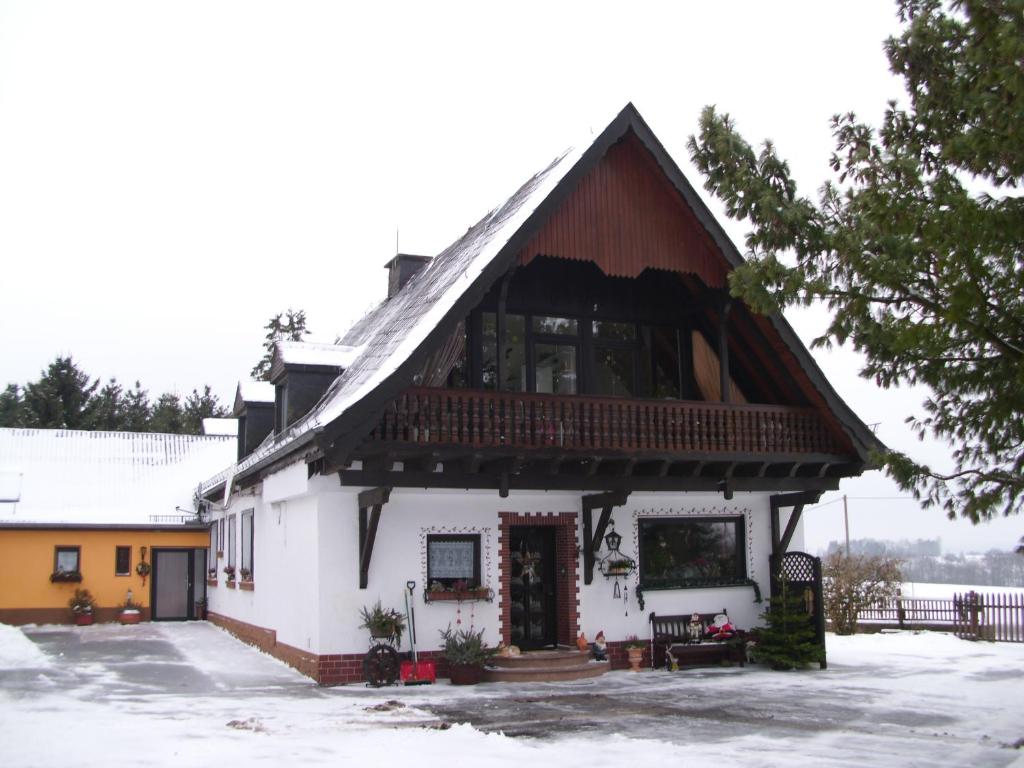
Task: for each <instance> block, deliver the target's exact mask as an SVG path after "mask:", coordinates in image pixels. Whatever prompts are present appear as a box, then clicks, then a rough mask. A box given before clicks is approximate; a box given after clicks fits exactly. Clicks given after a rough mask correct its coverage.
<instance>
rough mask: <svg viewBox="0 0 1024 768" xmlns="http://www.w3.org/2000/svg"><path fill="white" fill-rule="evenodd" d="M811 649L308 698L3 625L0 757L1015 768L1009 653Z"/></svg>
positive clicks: (134, 647) (74, 633)
mask: <svg viewBox="0 0 1024 768" xmlns="http://www.w3.org/2000/svg"><path fill="white" fill-rule="evenodd" d="M828 644H829V668H828V669H827V670H825V671H821V670H817V669H814V670H807V671H802V672H787V673H780V672H771V671H769V670H765V669H762V668H760V667H756V666H748V667H746V668H709V669H700V670H690V671H687V672H680V673H674V674H672V673H667V672H663V671H657V672H650V671H647V672H644V673H642V674H630V673H627V672H614V673H610V674H608V675H605V676H604V677H602V678H598V679H595V680H589V681H583V682H580V683H573V684H525V685H502V684H490V685H482V686H476V687H472V688H459V687H453V686H450V685H448V684H442V683H439V684H437V685H434V686H423V687H416V688H389V689H380V690H369V689H366V688H362V687H358V686H349V687H344V688H332V689H321V688H317V687H316V686H314V685H312V684H311V683H310V682H309V681H308V680H307V679H306V678H304V677H302V676H301V675H299V674H297V673H295V672H294V671H292V670H291V669H289V668H287V667H285V666H284V665H282V664H280V663H279V662H277V661H276V660H274V659H272V658H270V657H268V656H266V655H264V654H261V653H259V652H257V651H255V650H253V649H251V648H249V647H247V646H245V645H242V644H241V643H239V642H237V641H236V640H234V639H233V638H232V637H230V636H229V635H227V634H225V633H223V632H221V631H220V630H218V629H217V628H215V627H213V626H211V625H209V624H206V623H202V622H198V623H186V624H149V625H138V626H135V627H121V626H120V625H102V626H94V627H81V628H78V627H57V626H52V627H26V628H24V632H23V631H22V630H19V629H16V628H13V627H6V626H3V625H0V765H3V766H5V767H6V766H11V767H16V766H18V767H20V766H57V765H74V766H101V765H102V766H108V765H111V764H118V763H122V762H126V761H132V762H138V761H142V762H144V763H145V764H147V765H151V766H192V765H217V764H231V765H274V766H279V765H292V764H300V763H301V764H307V765H308V764H314V765H353V766H359V768H363V766H366V767H371V766H388V768H392V767H393V766H410V767H419V766H424V767H430V766H451V765H453V764H458V765H467V766H473V768H477V767H478V766H480V767H483V768H486V767H488V766H503V767H505V766H507V767H508V768H512V767H513V766H515V767H516V768H522V766H523V765H535V766H538V767H539V766H547V765H556V766H559V768H563V767H571V766H587V768H603V767H604V766H608V767H609V768H611V767H612V766H616V768H617V767H618V766H621V765H623V764H628V765H673V766H701V767H702V768H703V766H707V765H742V766H841V765H851V764H865V763H871V762H883V763H884V764H885V765H887V766H893V765H897V766H903V765H908V766H909V765H928V766H963V765H972V766H1007V765H1018V766H1024V750H1022V749H1019V748H1015V747H1014V744H1015V743H1017V742H1018V741H1019V740H1022V739H1024V718H1022V716H1021V713H1022V712H1024V645H1010V644H993V643H970V642H967V641H963V640H958V639H956V638H954V637H952V636H948V635H943V634H937V633H922V634H912V633H909V632H906V633H894V634H877V635H859V636H855V637H833V636H829V640H828ZM389 702H390V703H389ZM457 713H464V717H459V716H456V715H457ZM461 719H469V720H472V721H473V722H475V723H477V726H478V727H473V726H472V725H469V724H462V723H460V722H459V720H461ZM450 723H451V724H450ZM449 724H450V727H449ZM524 724H528V725H529V727H523V726H524ZM502 727H503V728H505V729H506V730H507V731H509V732H519V733H527V732H528V733H531V734H533V735H532V736H531V737H527V738H524V737H511V736H507V735H503V734H502V733H500V732H496V731H495V730H494V729H496V728H502Z"/></svg>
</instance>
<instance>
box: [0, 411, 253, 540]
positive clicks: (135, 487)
mask: <svg viewBox="0 0 1024 768" xmlns="http://www.w3.org/2000/svg"><path fill="white" fill-rule="evenodd" d="M235 452H236V438H235V437H233V436H229V435H168V434H161V433H154V432H85V431H80V430H68V429H7V428H3V429H0V474H4V475H6V476H8V477H11V476H15V475H20V485H21V488H20V500H19V501H18V502H16V503H10V502H6V503H4V502H0V521H2V522H8V523H35V522H38V523H56V522H61V523H81V524H97V523H115V524H116V523H121V524H148V523H150V522H151V520H150V516H151V515H181V514H187V513H189V512H191V510H192V509H193V506H192V495H193V493H194V492H195V487H196V482H197V481H198V479H199V478H202V477H207V476H208V475H209V474H210V473H211V472H215V471H216V470H217V469H219V468H221V467H223V466H225V465H226V464H227V463H229V462H230V461H231V460H232V458H234V456H235ZM177 507H181V508H182V509H184V510H185V511H186V512H185V513H183V512H181V511H176V508H177Z"/></svg>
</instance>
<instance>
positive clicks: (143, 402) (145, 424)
mask: <svg viewBox="0 0 1024 768" xmlns="http://www.w3.org/2000/svg"><path fill="white" fill-rule="evenodd" d="M151 412H152V408H151V407H150V405H149V393H148V392H147V391H146V390H144V389H143V388H142V384H140V383H139V382H138V381H136V382H135V386H134V387H133V388H132V389H130V390H129V391H128V392H126V393H124V396H123V397H122V398H121V424H122V425H123V426H122V429H124V430H125V431H126V432H148V431H149V420H150V416H151Z"/></svg>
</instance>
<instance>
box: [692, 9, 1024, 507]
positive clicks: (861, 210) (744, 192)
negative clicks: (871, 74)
mask: <svg viewBox="0 0 1024 768" xmlns="http://www.w3.org/2000/svg"><path fill="white" fill-rule="evenodd" d="M897 5H898V10H899V14H898V15H899V18H900V21H901V22H902V23H903V24H904V28H903V29H902V30H901V33H900V34H899V36H898V37H891V38H889V39H888V40H887V41H886V44H885V48H886V54H887V56H888V59H889V65H890V68H891V69H892V71H893V72H894V73H895V74H897V75H900V76H901V77H903V78H904V80H905V82H906V86H907V91H908V95H909V100H908V107H907V108H906V109H903V108H900V107H898V106H897V105H896V103H895V102H890V103H889V106H888V108H887V110H886V112H885V115H884V118H883V120H882V123H881V126H880V127H879V128H878V129H877V130H876V129H875V128H873V127H871V126H870V125H868V124H865V123H862V122H859V121H858V120H857V118H856V116H855V115H853V114H852V113H850V114H846V115H837V116H836V117H835V118H833V122H832V130H833V135H834V137H835V143H836V150H835V153H834V154H833V155H832V158H831V161H830V165H831V168H832V171H833V172H834V173H835V174H837V176H836V178H835V179H834V180H833V181H830V182H827V183H826V184H825V185H824V186H823V187H822V188H821V192H820V195H819V199H818V201H817V202H814V201H812V200H811V199H810V198H807V197H801V196H799V195H798V194H797V187H796V183H795V182H794V180H793V178H792V177H791V175H790V171H789V167H788V165H787V164H786V163H785V162H784V161H783V160H782V159H781V158H780V157H778V155H777V154H776V151H775V148H774V146H773V145H772V144H771V142H768V141H766V142H765V143H764V145H763V147H762V148H761V150H760V152H759V153H755V151H754V149H753V148H752V147H751V146H750V145H749V144H748V143H747V142H746V141H745V140H744V139H743V137H742V136H740V134H739V133H738V132H737V131H736V128H735V126H734V124H733V121H732V120H731V119H730V118H729V116H728V115H726V114H719V113H717V112H716V111H715V108H714V107H707V108H705V110H704V113H703V114H702V116H701V120H700V131H699V135H698V136H697V137H693V136H691V137H690V153H691V156H692V158H693V160H694V163H695V164H696V165H697V167H698V168H699V169H700V171H701V172H702V173H703V174H704V175H705V177H706V182H705V186H706V187H707V189H709V190H710V191H711V192H712V193H714V194H715V195H717V196H718V197H719V198H720V199H721V200H722V201H723V202H724V203H725V206H726V210H727V212H728V214H729V215H730V216H731V217H734V218H737V219H741V220H746V221H747V222H748V223H749V225H750V226H751V231H750V232H749V234H748V235H747V238H746V245H747V250H748V257H749V258H748V262H747V263H746V264H745V265H743V266H742V267H741V268H740V269H737V270H736V271H735V273H734V274H733V275H731V276H730V289H731V290H732V292H733V293H734V294H736V295H739V296H741V297H742V298H743V299H744V300H745V301H747V303H749V304H750V305H751V306H753V307H754V308H755V309H758V310H761V311H770V310H774V309H778V308H779V307H785V306H787V305H791V304H806V303H810V302H813V301H823V302H825V303H826V304H827V305H828V307H829V308H830V310H831V311H832V313H833V315H832V321H831V323H830V325H829V327H828V328H827V330H826V331H825V332H824V333H823V334H822V335H821V336H820V337H819V338H818V339H816V340H815V345H826V346H827V345H830V344H832V343H839V344H842V343H844V342H846V341H849V342H851V343H852V345H853V347H854V349H856V350H858V351H860V352H862V353H863V355H864V359H865V365H864V368H863V370H862V371H861V375H862V376H864V377H867V378H873V379H875V380H876V381H877V382H878V383H879V384H880V385H881V386H883V387H889V386H896V385H900V384H924V385H926V386H927V387H928V388H929V389H930V396H929V397H928V398H927V399H926V400H925V402H924V406H923V407H924V414H923V416H921V417H918V418H914V419H911V420H910V423H911V424H912V425H913V426H914V428H915V430H916V431H917V433H918V435H919V436H920V437H921V438H922V439H924V438H925V437H926V436H928V435H929V433H930V434H931V435H933V436H934V437H935V438H938V439H939V440H941V441H948V442H949V443H951V444H952V445H953V460H954V468H953V469H952V471H948V472H946V471H940V470H937V469H933V468H932V467H929V466H927V465H925V464H922V463H920V462H917V461H915V460H913V459H912V458H910V457H909V456H906V455H903V454H900V453H897V452H891V453H889V454H887V455H885V456H882V457H878V458H879V459H880V460H881V461H883V462H884V463H885V464H886V467H887V470H888V472H889V474H890V475H891V476H892V477H893V478H894V479H895V480H896V481H897V482H898V483H899V484H900V485H901V486H902V487H903V489H904V490H908V491H911V492H912V493H913V494H914V495H915V496H916V497H917V498H920V499H923V500H924V504H925V506H931V505H940V506H941V507H942V508H943V509H945V510H946V512H947V514H948V515H949V516H950V517H955V516H956V515H957V514H959V515H963V516H964V517H967V518H969V519H971V520H974V521H976V522H977V521H978V520H981V519H985V518H988V517H991V516H994V515H996V514H999V513H1000V512H1001V513H1003V514H1011V513H1019V512H1020V511H1021V510H1022V507H1024V377H1022V375H1021V371H1022V370H1024V268H1022V264H1024V197H1022V196H1021V195H1020V194H1019V192H1018V191H1017V189H1016V188H1017V187H1019V186H1021V185H1022V184H1024V119H1022V116H1024V67H1022V66H1021V61H1022V60H1024V13H1022V12H1021V4H1020V2H1019V1H1018V0H949V2H948V5H946V4H944V3H943V1H942V0H899V2H898V4H897ZM982 190H984V191H982Z"/></svg>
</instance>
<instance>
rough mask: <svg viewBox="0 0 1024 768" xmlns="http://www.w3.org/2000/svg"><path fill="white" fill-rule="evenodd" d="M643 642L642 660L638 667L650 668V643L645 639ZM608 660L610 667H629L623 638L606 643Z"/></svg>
mask: <svg viewBox="0 0 1024 768" xmlns="http://www.w3.org/2000/svg"><path fill="white" fill-rule="evenodd" d="M641 639H643V638H641ZM644 643H645V644H644V660H643V661H642V662H641V664H640V669H650V668H651V644H650V643H649V642H647V641H644ZM608 662H609V664H611V667H612V669H629V653H628V651H626V641H625V640H614V641H611V642H609V643H608Z"/></svg>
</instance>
